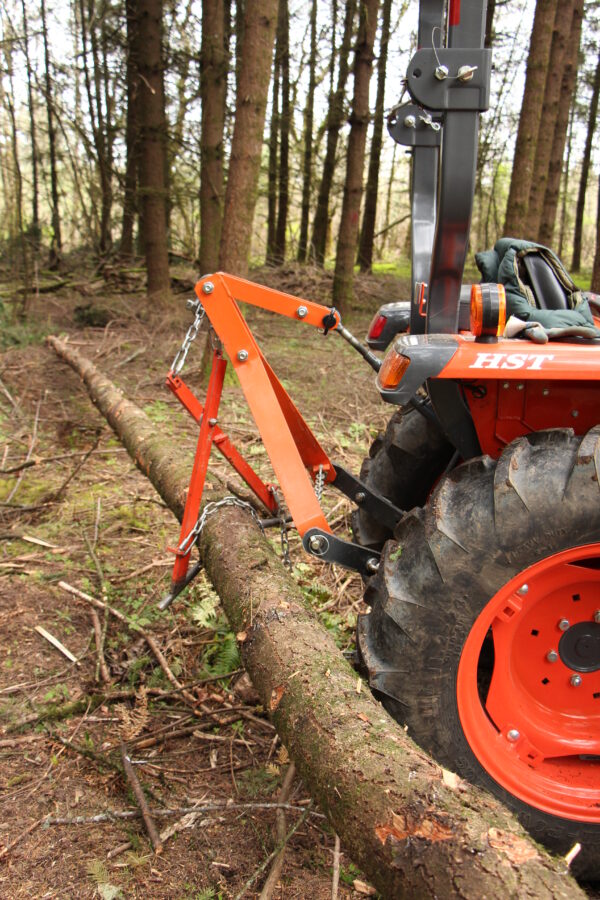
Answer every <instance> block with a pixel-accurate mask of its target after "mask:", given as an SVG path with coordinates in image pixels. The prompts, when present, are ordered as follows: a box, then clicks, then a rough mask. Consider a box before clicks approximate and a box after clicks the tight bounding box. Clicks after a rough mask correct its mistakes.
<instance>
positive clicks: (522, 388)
mask: <svg viewBox="0 0 600 900" xmlns="http://www.w3.org/2000/svg"><path fill="white" fill-rule="evenodd" d="M517 390H518V391H523V390H525V385H524V384H518V385H517Z"/></svg>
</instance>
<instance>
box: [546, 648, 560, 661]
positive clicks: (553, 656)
mask: <svg viewBox="0 0 600 900" xmlns="http://www.w3.org/2000/svg"><path fill="white" fill-rule="evenodd" d="M546 659H547V660H548V662H550V663H555V662H556V661H557V660H558V653H557V652H556V650H548V652H547V653H546Z"/></svg>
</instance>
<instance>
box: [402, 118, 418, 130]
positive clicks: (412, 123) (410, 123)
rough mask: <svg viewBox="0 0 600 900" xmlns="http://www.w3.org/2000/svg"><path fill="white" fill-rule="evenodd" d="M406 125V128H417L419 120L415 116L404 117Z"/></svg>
mask: <svg viewBox="0 0 600 900" xmlns="http://www.w3.org/2000/svg"><path fill="white" fill-rule="evenodd" d="M404 125H405V127H406V128H416V127H417V120H416V118H415V117H414V116H405V117H404Z"/></svg>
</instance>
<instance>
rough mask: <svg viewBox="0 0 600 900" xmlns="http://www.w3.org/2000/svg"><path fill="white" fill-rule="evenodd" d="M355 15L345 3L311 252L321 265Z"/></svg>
mask: <svg viewBox="0 0 600 900" xmlns="http://www.w3.org/2000/svg"><path fill="white" fill-rule="evenodd" d="M334 2H335V0H334ZM355 15H356V0H346V7H345V15H344V33H343V37H342V43H341V45H340V53H339V65H338V79H337V86H336V89H335V92H334V93H332V94H330V96H329V104H328V112H327V147H326V150H325V160H324V162H323V174H322V175H321V182H320V185H319V195H318V198H317V208H316V211H315V218H314V220H313V236H312V250H313V253H314V258H315V262H316V263H317V264H318V265H320V266H322V265H323V263H324V262H325V250H326V246H327V231H328V229H329V197H330V194H331V186H332V184H333V176H334V173H335V164H336V155H337V146H338V138H339V134H340V128H341V127H342V124H343V122H344V107H345V103H344V99H345V90H346V82H347V80H348V73H349V70H350V64H349V58H350V48H351V46H352V31H353V28H354V17H355Z"/></svg>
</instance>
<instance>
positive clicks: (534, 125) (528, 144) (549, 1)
mask: <svg viewBox="0 0 600 900" xmlns="http://www.w3.org/2000/svg"><path fill="white" fill-rule="evenodd" d="M557 5H558V0H537V3H536V6H535V18H534V21H533V29H532V31H531V40H530V43H529V57H528V60H527V74H526V77H525V92H524V94H523V103H522V105H521V114H520V116H519V130H518V132H517V143H516V147H515V154H514V158H513V168H512V176H511V179H510V191H509V195H508V205H507V208H506V218H505V221H504V234H505V235H509V236H516V237H527V235H526V234H525V233H524V231H523V229H524V226H525V220H526V216H527V209H528V205H529V190H530V188H531V184H532V180H533V166H534V162H535V154H536V145H537V139H538V134H539V127H540V119H541V116H542V104H541V102H540V98H542V97H543V96H544V86H545V84H546V74H547V71H548V64H549V61H550V48H551V46H552V31H553V27H554V19H555V15H556V7H557Z"/></svg>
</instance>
